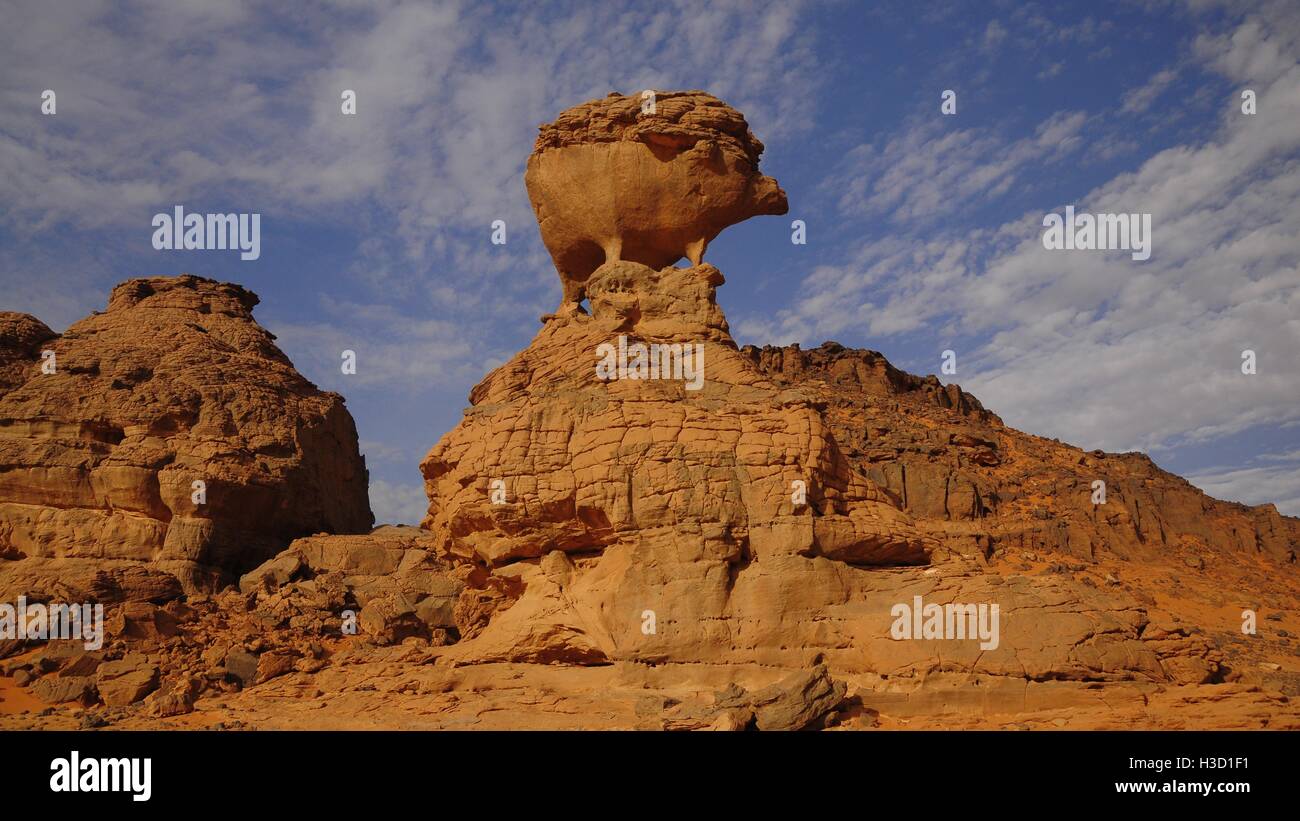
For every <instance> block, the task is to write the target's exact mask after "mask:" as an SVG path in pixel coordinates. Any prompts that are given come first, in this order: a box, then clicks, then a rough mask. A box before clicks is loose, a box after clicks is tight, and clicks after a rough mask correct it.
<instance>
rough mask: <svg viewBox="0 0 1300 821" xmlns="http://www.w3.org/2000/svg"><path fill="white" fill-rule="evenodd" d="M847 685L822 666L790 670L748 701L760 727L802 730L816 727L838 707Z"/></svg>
mask: <svg viewBox="0 0 1300 821" xmlns="http://www.w3.org/2000/svg"><path fill="white" fill-rule="evenodd" d="M847 689H848V688H847V687H846V686H845V685H844V683H843V682H838V681H833V680H832V679H831V676H830V672H829V671H828V670H827V669H826V666H825V665H819V666H817V667H816V668H814V669H812V670H809V671H807V672H800V673H794V674H792V675H791V676H790V677H789V678H786V679H784V680H783V681H780V682H778V683H776V684H773V685H772V686H771V687H768V688H765V689H763V690H760V691H758V692H757V693H754V695H753V697H752V698H751V699H750V703H751V705H752V707H753V710H754V722H755V724H756V725H757V726H758V729H760V730H803V729H807V728H809V727H814V726H819V725H820V724H821V722H822V721H824V720H825V718H826V716H827V714H828V713H830V712H831V711H833V710H834V709H835V708H837V707H839V706H840V703H841V702H842V701H843V700H844V694H845V692H846V691H847Z"/></svg>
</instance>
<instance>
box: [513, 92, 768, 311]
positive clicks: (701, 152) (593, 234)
mask: <svg viewBox="0 0 1300 821" xmlns="http://www.w3.org/2000/svg"><path fill="white" fill-rule="evenodd" d="M645 102H647V101H646V99H645V98H644V97H643V96H642V95H640V94H637V95H631V96H628V95H622V94H610V95H609V96H608V97H606V98H604V99H603V100H592V101H591V102H587V103H583V104H582V105H578V106H574V107H573V108H570V109H568V110H567V111H565V112H563V113H562V114H560V116H559V117H557V118H556V120H555V122H553V123H548V124H546V125H543V126H541V129H540V132H541V133H540V134H539V135H538V137H537V144H536V146H535V148H534V150H533V154H532V156H531V157H529V160H528V170H527V173H526V174H525V176H524V182H525V184H526V185H527V187H528V196H529V198H530V199H531V200H532V203H533V210H534V211H535V212H536V214H537V222H538V225H539V226H540V227H541V232H542V241H543V242H544V243H545V244H546V248H547V250H548V251H550V253H551V258H552V259H553V260H554V261H555V267H556V269H557V270H558V271H559V273H560V280H561V281H562V282H563V284H564V300H565V302H566V303H569V304H573V303H577V302H581V301H582V298H583V293H584V289H583V285H584V283H585V282H586V280H587V278H588V277H589V276H590V275H591V273H592V272H593V271H595V270H596V269H597V268H599V267H600V266H601V265H602V264H603V263H606V262H613V261H616V260H629V261H633V262H640V263H642V264H644V265H648V266H649V267H651V268H654V269H658V268H662V267H663V266H665V265H671V264H672V263H674V262H676V261H677V260H679V259H681V258H683V257H688V258H689V259H690V260H691V262H693V263H695V264H697V265H698V264H699V263H700V262H702V261H703V255H704V251H705V249H706V248H707V247H708V244H709V243H710V242H712V241H713V238H714V237H716V236H717V235H718V233H719V232H720V231H722V229H724V228H726V227H727V226H729V225H734V224H735V223H738V222H741V221H742V220H745V219H748V218H749V217H752V216H756V215H758V214H784V213H785V212H786V209H787V204H786V198H785V192H784V191H782V190H781V189H780V187H779V186H778V185H777V184H776V180H773V179H772V178H771V177H765V176H763V175H761V174H760V173H759V172H758V158H759V155H760V154H762V153H763V144H762V143H761V142H759V141H758V139H757V138H756V137H755V136H754V135H753V134H752V133H750V131H749V125H748V124H747V123H746V122H745V118H744V116H743V115H741V113H740V112H738V111H736V110H735V109H733V108H731V107H730V106H728V105H727V104H726V103H724V102H722V101H721V100H719V99H718V98H717V97H714V96H713V95H711V94H706V93H705V92H702V91H684V92H657V93H656V95H655V99H654V110H653V112H650V111H648V110H645V107H644V106H643V103H645Z"/></svg>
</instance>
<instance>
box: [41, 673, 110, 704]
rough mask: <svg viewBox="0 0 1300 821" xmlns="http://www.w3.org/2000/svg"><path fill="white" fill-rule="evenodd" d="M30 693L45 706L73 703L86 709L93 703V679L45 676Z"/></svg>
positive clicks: (87, 677)
mask: <svg viewBox="0 0 1300 821" xmlns="http://www.w3.org/2000/svg"><path fill="white" fill-rule="evenodd" d="M32 693H33V694H34V695H35V696H36V697H37V698H39V699H40V700H41V701H44V702H46V703H47V704H65V703H67V702H70V701H73V702H77V703H78V704H81V705H82V706H87V707H88V706H90V705H91V704H93V703H94V702H95V679H94V678H91V677H90V676H68V677H64V676H46V677H45V678H42V679H40V680H39V681H37V682H36V684H35V686H33V687H32Z"/></svg>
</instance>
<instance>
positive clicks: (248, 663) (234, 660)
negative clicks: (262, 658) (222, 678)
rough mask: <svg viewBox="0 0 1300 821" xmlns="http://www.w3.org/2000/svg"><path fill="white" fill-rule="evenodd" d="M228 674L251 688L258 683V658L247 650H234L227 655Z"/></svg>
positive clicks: (226, 666) (226, 667)
mask: <svg viewBox="0 0 1300 821" xmlns="http://www.w3.org/2000/svg"><path fill="white" fill-rule="evenodd" d="M224 663H225V669H226V672H227V673H229V674H230V675H231V676H233V677H235V678H236V679H238V680H239V682H240V684H242V685H243V686H245V687H251V686H252V685H253V684H254V683H255V682H256V681H257V665H258V661H257V656H255V655H253V654H252V653H250V652H248V651H247V650H241V649H238V648H236V649H233V650H230V651H229V652H227V653H226V658H225V662H224Z"/></svg>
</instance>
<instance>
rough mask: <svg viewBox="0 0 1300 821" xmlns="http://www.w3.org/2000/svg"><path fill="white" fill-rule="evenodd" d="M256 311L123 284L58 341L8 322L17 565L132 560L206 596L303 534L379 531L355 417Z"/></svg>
mask: <svg viewBox="0 0 1300 821" xmlns="http://www.w3.org/2000/svg"><path fill="white" fill-rule="evenodd" d="M256 304H257V297H256V296H254V295H253V294H252V293H250V292H248V291H246V290H244V289H243V288H241V287H239V286H237V285H229V284H221V283H217V282H214V281H212V280H208V279H202V278H199V277H194V276H188V275H185V276H180V277H155V278H151V279H135V280H131V281H129V282H126V283H123V284H122V285H119V286H118V287H117V288H115V289H114V290H113V293H112V296H111V297H110V299H109V304H108V310H107V311H104V312H102V313H96V314H94V315H92V316H90V317H87V318H86V319H84V320H82V321H80V322H78V323H76V324H74V325H72V327H70V328H69V329H68V330H67V331H66V332H64V333H63V334H62V335H61V336H58V337H57V338H54V337H50V336H48V335H47V331H48V329H44V330H42V329H43V328H44V326H41V325H40V323H39V322H36V321H35V320H32V319H31V318H30V317H24V316H21V315H14V314H4V315H2V316H0V372H2V373H3V374H4V375H3V376H0V383H3V385H4V390H3V392H2V395H0V464H3V465H4V468H3V469H2V470H0V555H3V556H6V557H10V558H13V557H27V558H28V559H29V560H35V561H34V562H33V564H35V565H40V564H42V563H47V564H48V567H49V573H48V575H50V576H52V577H53V576H58V575H59V572H60V571H59V569H58V564H57V562H58V560H67V559H94V560H96V561H101V562H102V561H104V560H124V561H129V562H130V563H135V564H138V565H142V566H147V567H149V568H152V569H155V570H161V571H165V572H167V573H170V574H172V575H174V576H175V577H177V578H178V579H179V580H180V581H181V583H182V584H183V585H185V586H186V588H187V589H191V590H193V589H198V588H209V587H212V586H214V585H216V584H218V583H220V582H222V581H225V580H229V579H231V578H233V576H234V575H236V574H238V573H240V572H243V571H245V570H248V569H249V568H251V567H252V566H254V565H256V564H257V563H258V562H260V561H262V560H263V559H265V558H267V557H269V556H271V555H273V554H274V553H275V552H277V551H278V550H280V549H282V548H283V547H284V546H286V545H287V544H288V543H289V541H291V540H292V539H293V538H295V537H297V536H303V535H307V534H310V533H316V532H321V531H327V532H364V531H365V530H367V529H368V528H369V526H370V522H371V516H370V510H369V503H368V498H367V475H366V469H365V466H364V462H363V460H362V458H361V456H360V454H359V452H358V450H357V443H356V429H355V426H354V425H353V423H352V419H351V417H350V416H349V415H348V413H347V410H346V409H345V408H344V407H343V402H342V399H341V397H339V396H337V395H336V394H330V393H322V392H320V391H318V390H317V389H316V388H315V386H313V385H312V384H311V383H309V382H307V381H306V380H305V379H303V377H302V376H301V375H299V374H298V373H297V371H295V370H294V369H293V366H292V364H291V363H290V362H289V360H288V359H287V358H286V357H285V356H284V354H283V353H281V352H280V350H279V349H278V348H276V347H275V345H274V343H273V341H272V339H273V338H272V336H271V335H270V334H268V333H267V332H266V331H264V330H263V329H262V328H261V327H259V326H258V325H257V323H256V322H255V321H254V320H253V317H252V308H253V306H254V305H256ZM38 347H40V348H45V349H50V350H53V351H54V352H55V355H56V363H57V367H56V370H55V372H54V373H50V374H46V373H42V372H41V370H40V368H39V366H38V365H37V364H36V362H35V360H34V359H33V358H32V353H33V351H35V349H36V348H38ZM38 355H39V354H38ZM196 481H202V482H204V483H205V484H206V490H205V493H206V498H203V497H195V496H194V493H195V491H194V486H193V483H194V482H196ZM196 498H199V499H200V500H201V503H196V502H195V499H196ZM4 564H7V563H5V562H0V580H2V579H3V577H4V576H5V572H4V570H3V565H4ZM23 570H24V572H28V571H30V570H32V568H23ZM128 586H129V585H128ZM110 589H111V585H110ZM160 594H161V591H160V593H159V594H155V596H154V598H156V597H157V595H160Z"/></svg>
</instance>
